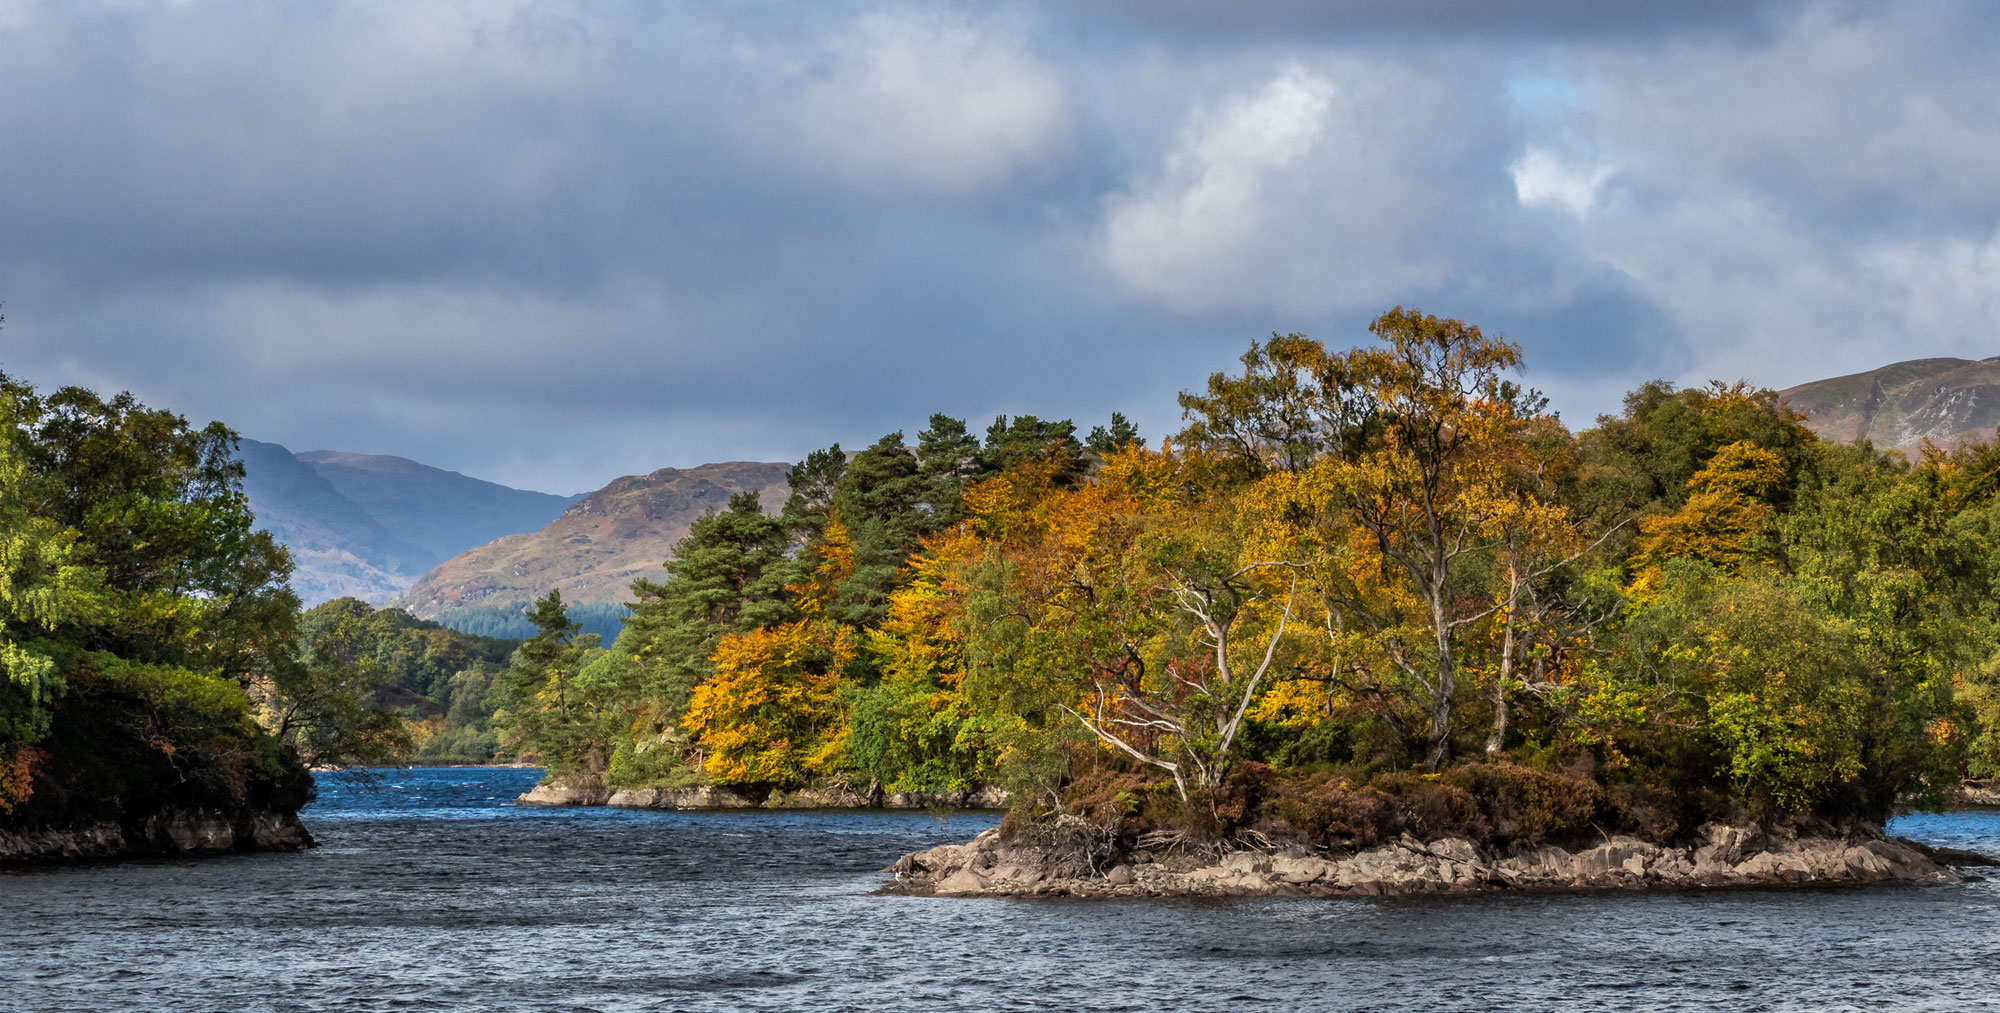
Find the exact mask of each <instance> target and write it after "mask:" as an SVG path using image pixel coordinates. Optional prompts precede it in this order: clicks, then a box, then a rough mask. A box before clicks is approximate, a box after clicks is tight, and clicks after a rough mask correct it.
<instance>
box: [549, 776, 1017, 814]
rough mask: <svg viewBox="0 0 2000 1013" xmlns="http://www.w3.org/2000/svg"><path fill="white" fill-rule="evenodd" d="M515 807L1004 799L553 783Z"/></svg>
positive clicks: (999, 796) (966, 803) (969, 805)
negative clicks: (611, 787) (616, 788)
mask: <svg viewBox="0 0 2000 1013" xmlns="http://www.w3.org/2000/svg"><path fill="white" fill-rule="evenodd" d="M515 801H517V802H520V803H522V804H524V805H551V806H612V807H616V808H621V809H675V810H704V809H1003V808H1006V805H1007V793H1006V792H1003V791H999V790H997V789H993V788H982V789H979V790H976V791H968V792H887V793H885V792H881V791H876V792H860V791H855V790H854V789H852V788H847V787H842V786H836V787H828V788H803V789H799V790H797V791H775V790H755V789H737V788H726V787H719V786H714V785H704V786H702V787H698V788H640V789H626V790H623V791H611V790H609V789H606V788H603V787H601V786H597V785H575V784H567V783H564V782H560V781H556V782H551V783H548V784H538V785H536V786H535V787H534V788H533V789H532V790H530V791H528V792H525V793H523V794H522V795H520V796H519V797H518V798H516V799H515Z"/></svg>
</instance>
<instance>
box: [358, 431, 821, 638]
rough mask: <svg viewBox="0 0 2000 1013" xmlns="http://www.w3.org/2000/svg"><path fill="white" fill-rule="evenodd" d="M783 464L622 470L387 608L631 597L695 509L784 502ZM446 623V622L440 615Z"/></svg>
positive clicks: (433, 609) (440, 570)
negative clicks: (738, 498) (746, 501)
mask: <svg viewBox="0 0 2000 1013" xmlns="http://www.w3.org/2000/svg"><path fill="white" fill-rule="evenodd" d="M790 468H791V466H790V465H788V464H782V463H770V462H757V461H729V462H724V463H720V464H704V465H702V466H700V467H697V468H685V469H683V468H662V469H660V470H658V471H655V472H653V473H652V474H649V475H627V476H625V477H623V478H620V479H617V480H615V481H613V482H612V483H610V484H609V485H606V486H605V487H604V488H602V489H599V490H597V491H596V492H593V493H591V494H589V495H587V496H585V497H583V499H581V500H580V501H578V502H576V503H574V504H572V505H570V506H569V508H568V509H566V510H564V511H563V512H562V515H561V516H560V517H557V518H556V519H555V520H553V521H550V522H549V523H548V525H547V526H546V527H543V528H542V529H541V530H539V531H534V532H530V533H527V534H517V535H509V536H508V537H505V538H501V539H499V540H497V541H494V542H491V543H489V544H486V545H483V546H480V547H478V548H474V549H471V550H469V551H466V552H463V553H460V554H459V555H457V556H455V557H453V558H452V559H449V560H446V561H445V562H444V563H442V564H441V565H439V566H438V567H437V568H436V569H434V570H432V571H431V572H430V573H427V574H425V575H424V577H423V579H422V580H420V581H418V582H417V584H416V586H414V587H412V588H410V590H409V592H408V593H407V594H405V595H403V597H402V598H400V599H398V600H397V601H396V602H395V603H394V604H396V605H397V606H398V607H400V608H404V609H407V610H408V611H409V612H410V613H411V614H413V615H416V616H420V617H423V618H434V617H438V616H440V615H444V616H447V617H449V616H451V615H452V614H453V613H456V612H461V611H462V610H466V609H473V608H495V609H500V610H504V611H516V610H518V609H519V608H520V607H521V606H524V605H527V604H528V603H529V602H531V601H533V600H534V599H535V598H537V597H540V596H541V595H544V594H547V593H548V592H549V591H550V590H551V589H556V590H560V591H562V593H563V599H564V600H565V601H568V602H570V603H571V604H573V605H594V604H614V603H620V602H624V601H627V600H628V599H629V598H630V591H629V588H630V586H631V583H632V581H633V579H634V578H637V577H653V576H658V575H659V574H660V565H661V564H662V563H663V562H665V561H666V558H667V556H668V554H669V553H670V552H671V551H672V549H673V546H674V543H675V542H678V541H680V540H681V539H682V538H685V537H687V533H688V528H689V527H690V526H691V525H693V523H694V522H695V520H696V519H697V518H699V517H701V515H702V514H704V513H707V512H708V511H710V510H722V509H725V508H726V507H727V506H728V505H729V497H730V496H731V495H733V494H735V493H738V492H749V491H755V492H757V493H758V495H759V497H760V499H761V500H762V503H763V506H764V509H765V510H766V511H767V512H776V511H777V510H778V509H779V508H780V507H782V506H783V505H784V501H785V498H786V496H788V495H789V493H790V487H789V486H788V485H787V484H786V482H785V473H786V472H787V471H789V470H790ZM446 622H447V625H449V624H450V621H449V618H447V620H446Z"/></svg>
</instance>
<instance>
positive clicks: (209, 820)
mask: <svg viewBox="0 0 2000 1013" xmlns="http://www.w3.org/2000/svg"><path fill="white" fill-rule="evenodd" d="M312 846H313V839H312V834H310V833H307V832H306V828H305V826H304V825H303V824H301V823H300V822H299V819H298V816H296V815H295V814H292V813H286V812H280V811H277V810H253V811H247V812H244V813H240V814H237V815H234V816H232V815H230V814H227V813H220V812H210V811H206V810H187V809H170V810H166V811H164V812H158V813H154V814H153V815H151V816H149V817H147V818H146V819H145V820H143V821H141V822H138V823H134V824H131V825H120V824H118V823H113V822H109V821H104V822H98V823H90V824H85V825H83V826H78V827H69V828H48V829H40V830H0V862H43V861H60V860H65V859H88V858H122V857H126V856H130V855H219V854H225V853H228V852H233V851H297V850H299V849H301V848H309V847H312Z"/></svg>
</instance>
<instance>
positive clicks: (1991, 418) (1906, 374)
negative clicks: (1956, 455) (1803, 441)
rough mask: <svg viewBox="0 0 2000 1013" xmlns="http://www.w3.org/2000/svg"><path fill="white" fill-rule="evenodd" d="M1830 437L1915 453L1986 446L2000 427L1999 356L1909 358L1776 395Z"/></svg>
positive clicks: (1783, 391)
mask: <svg viewBox="0 0 2000 1013" xmlns="http://www.w3.org/2000/svg"><path fill="white" fill-rule="evenodd" d="M1778 396H1779V397H1781V398H1783V399H1784V400H1785V402H1786V403H1787V404H1789V405H1791V406H1792V407H1793V408H1796V409H1798V410H1799V411H1802V412H1805V413H1806V425H1807V426H1808V427H1810V428H1811V429H1812V430H1813V431H1814V432H1816V433H1818V434H1820V435H1821V436H1824V437H1827V438H1828V439H1833V440H1839V441H1842V442H1846V441H1848V440H1853V439H1855V438H1856V437H1861V436H1866V437H1868V439H1869V441H1870V442H1872V443H1874V444H1875V445H1876V446H1878V447H1897V448H1900V449H1902V450H1904V451H1910V450H1914V449H1915V448H1916V447H1917V446H1919V445H1920V444H1921V443H1922V442H1923V441H1924V440H1930V441H1931V442H1932V443H1936V444H1938V445H1940V446H1951V445H1953V444H1956V443H1959V442H1962V441H1966V440H1990V439H1992V438H1993V433H1994V429H1995V427H1996V426H2000V356H1994V357H1992V358H1989V359H1978V360H1973V359H1911V360H1909V361H1908V362H1898V363H1893V364H1891V365H1887V366H1883V367H1882V368H1881V369H1875V370H1870V371H1868V372H1866V373H1853V374H1850V375H1848V376H1837V377H1834V378H1832V379H1830V380H1815V381H1813V382H1811V383H1803V384H1800V385H1798V386H1797V387H1793V388H1790V389H1788V390H1782V391H1779V392H1778Z"/></svg>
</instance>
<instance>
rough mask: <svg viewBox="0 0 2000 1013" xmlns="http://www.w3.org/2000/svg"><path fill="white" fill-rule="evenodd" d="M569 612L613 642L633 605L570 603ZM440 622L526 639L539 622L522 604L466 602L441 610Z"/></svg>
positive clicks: (580, 626)
mask: <svg viewBox="0 0 2000 1013" xmlns="http://www.w3.org/2000/svg"><path fill="white" fill-rule="evenodd" d="M567 614H568V616H569V619H570V621H571V622H574V623H575V624H576V625H577V627H578V629H579V630H580V631H581V632H584V633H589V634H593V635H595V636H596V637H597V638H598V639H599V640H602V641H603V642H604V643H606V644H610V643H611V642H613V641H615V640H617V639H618V634H619V632H620V631H621V630H623V629H624V628H625V620H626V619H628V618H630V617H631V615H632V609H631V608H630V607H628V606H626V605H623V604H620V603H617V602H589V603H585V604H579V605H571V606H569V608H568V613H567ZM437 622H438V623H439V625H442V626H446V627H449V628H451V629H454V630H458V631H460V632H462V633H470V634H473V635H475V636H481V637H502V638H505V639H509V640H526V639H527V638H529V637H532V636H534V635H535V624H534V623H533V622H531V621H529V619H528V610H527V609H524V608H520V607H502V606H498V605H465V606H460V607H457V608H447V609H442V610H440V611H439V612H438V614H437Z"/></svg>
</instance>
